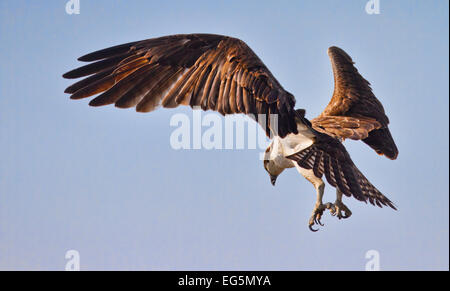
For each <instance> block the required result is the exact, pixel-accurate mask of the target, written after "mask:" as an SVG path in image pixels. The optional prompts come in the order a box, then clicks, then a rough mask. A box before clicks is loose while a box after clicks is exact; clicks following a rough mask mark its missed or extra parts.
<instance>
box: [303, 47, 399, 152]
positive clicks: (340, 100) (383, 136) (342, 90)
mask: <svg viewBox="0 0 450 291" xmlns="http://www.w3.org/2000/svg"><path fill="white" fill-rule="evenodd" d="M328 55H329V57H330V60H331V64H332V68H333V74H334V92H333V97H332V98H331V101H330V103H329V104H328V106H327V107H326V108H325V110H324V111H323V112H322V113H321V114H320V115H319V117H318V118H315V119H313V120H311V122H312V123H313V125H314V128H315V129H316V130H318V131H321V132H325V133H328V134H330V135H332V136H337V137H340V138H351V139H361V140H362V141H363V142H365V143H366V144H368V145H369V146H370V147H372V148H373V149H374V150H375V151H376V152H377V153H378V154H381V155H385V156H386V157H388V158H390V159H396V158H397V155H398V149H397V146H396V145H395V142H394V140H393V138H392V136H391V134H390V132H389V128H388V124H389V119H388V117H387V116H386V114H385V112H384V108H383V105H382V104H381V102H380V101H379V100H378V99H377V98H376V97H375V95H374V94H373V92H372V89H371V88H370V83H369V82H368V81H367V80H366V79H364V78H363V77H362V76H361V75H360V74H359V72H358V70H357V69H356V67H355V66H354V62H353V60H352V58H351V57H350V56H349V55H348V54H347V53H346V52H344V51H343V50H342V49H340V48H338V47H330V48H329V49H328ZM348 120H350V121H351V123H350V124H347V123H346V122H347V121H348ZM333 122H335V124H336V126H333ZM356 123H358V127H355V126H354V125H355V124H356Z"/></svg>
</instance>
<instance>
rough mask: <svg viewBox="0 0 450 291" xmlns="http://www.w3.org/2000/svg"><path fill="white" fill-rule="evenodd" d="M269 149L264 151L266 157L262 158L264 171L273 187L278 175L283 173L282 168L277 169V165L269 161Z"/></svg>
mask: <svg viewBox="0 0 450 291" xmlns="http://www.w3.org/2000/svg"><path fill="white" fill-rule="evenodd" d="M269 153H270V147H269V148H267V150H266V155H265V157H264V161H263V162H264V169H265V170H266V172H267V173H268V174H269V176H270V183H272V185H273V186H275V182H276V181H277V178H278V175H280V174H281V172H283V170H284V168H281V167H278V166H277V164H276V163H275V162H274V161H273V160H271V159H269Z"/></svg>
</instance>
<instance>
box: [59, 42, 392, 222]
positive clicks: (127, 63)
mask: <svg viewBox="0 0 450 291" xmlns="http://www.w3.org/2000/svg"><path fill="white" fill-rule="evenodd" d="M328 55H329V57H330V59H331V64H332V68H333V74H334V84H335V88H334V93H333V96H332V98H331V101H330V103H329V104H328V106H327V107H326V108H325V110H324V111H323V112H322V113H321V114H320V115H319V116H318V117H316V118H314V119H312V120H308V119H307V118H306V117H305V110H303V109H297V110H296V109H294V106H295V98H294V96H293V95H292V94H291V93H289V92H288V91H286V90H284V89H283V87H282V86H281V85H280V83H279V82H278V81H277V80H276V79H275V77H274V76H273V75H272V74H271V72H270V71H269V70H268V69H267V67H266V66H265V65H264V63H263V62H262V61H261V60H260V59H259V58H258V56H257V55H256V54H255V53H254V52H253V51H252V50H251V49H250V48H249V47H248V46H247V45H246V44H245V43H244V42H243V41H241V40H239V39H236V38H232V37H228V36H221V35H213V34H183V35H170V36H164V37H159V38H153V39H148V40H143V41H137V42H130V43H126V44H122V45H118V46H114V47H110V48H106V49H102V50H99V51H96V52H93V53H90V54H87V55H84V56H82V57H80V58H79V59H78V60H79V61H83V62H91V63H90V64H87V65H85V66H82V67H80V68H77V69H75V70H72V71H70V72H68V73H66V74H64V75H63V77H64V78H67V79H75V78H80V77H86V78H84V79H82V80H81V81H78V82H76V83H75V84H73V85H71V86H69V87H68V88H67V89H66V90H65V93H69V94H72V95H71V96H70V98H71V99H82V98H86V97H89V96H93V95H96V94H99V93H101V94H100V95H98V96H97V97H95V98H94V99H92V100H91V101H90V103H89V105H91V106H103V105H108V104H115V106H116V107H119V108H129V107H136V111H138V112H150V111H152V110H155V109H156V108H157V107H159V106H160V105H162V106H163V107H165V108H174V107H177V106H178V105H180V104H181V105H189V106H191V107H195V106H198V107H200V108H201V109H203V110H215V111H218V112H219V113H221V114H222V115H226V114H235V113H244V114H247V115H249V116H251V117H252V118H254V119H255V120H256V121H257V122H258V123H260V124H261V125H262V126H263V128H264V130H265V131H266V134H267V135H268V136H269V137H271V138H272V142H271V143H270V145H269V147H268V148H267V150H266V152H265V159H264V168H265V170H266V171H267V172H268V173H269V175H270V179H271V183H272V184H273V185H275V181H276V179H277V177H278V175H280V173H281V172H283V171H284V170H285V169H286V168H294V167H295V168H297V170H298V171H299V172H300V173H301V174H302V175H303V176H304V177H305V178H306V179H307V180H308V181H310V182H311V183H312V184H313V185H314V188H315V190H316V193H317V202H316V204H315V207H314V209H313V212H312V215H311V218H310V220H309V228H310V229H311V230H313V231H317V229H314V228H313V226H314V225H317V224H320V225H323V224H322V223H321V218H322V215H323V212H324V211H325V210H327V209H328V210H329V211H330V212H331V214H332V215H333V216H337V217H338V218H339V219H341V218H348V217H350V215H351V214H352V213H351V211H350V210H349V209H348V207H347V206H346V205H345V204H344V203H343V202H342V195H343V194H344V195H346V196H348V197H351V196H352V197H354V198H356V199H357V200H360V201H364V202H366V203H367V201H369V202H370V203H371V204H373V205H378V206H379V207H382V206H389V207H391V208H393V209H396V208H395V206H394V204H393V203H392V202H391V201H390V200H389V199H388V198H387V197H386V196H384V195H383V194H382V193H381V192H380V191H379V190H378V189H377V188H375V186H373V185H372V184H371V183H370V182H369V181H368V180H367V178H366V177H365V176H364V175H363V174H362V173H361V172H360V171H359V170H358V168H357V167H356V166H355V164H354V163H353V161H352V159H351V158H350V155H349V154H348V153H347V151H346V149H345V147H344V146H343V144H342V141H343V140H344V139H346V138H350V139H353V140H362V141H363V142H364V143H366V144H367V145H369V146H370V147H371V148H372V149H374V150H375V151H376V152H377V153H378V154H380V155H384V156H386V157H388V158H390V159H396V157H397V155H398V150H397V147H396V145H395V142H394V140H393V138H392V136H391V133H390V131H389V128H388V124H389V119H388V117H387V116H386V114H385V112H384V109H383V106H382V105H381V103H380V101H378V99H377V98H376V97H375V96H374V94H373V93H372V90H371V88H370V84H369V82H368V81H367V80H365V79H364V78H363V77H362V76H361V75H360V74H359V73H358V70H357V69H356V68H355V67H354V62H353V61H352V59H351V57H350V56H349V55H348V54H346V53H345V52H344V51H343V50H342V49H340V48H337V47H330V48H329V49H328ZM258 116H265V117H266V118H259V120H258ZM324 174H325V178H326V180H327V181H328V183H329V184H330V185H332V186H333V187H335V188H336V201H335V202H334V203H325V204H324V203H323V202H322V197H323V193H324V188H325V184H324V182H323V180H322V177H323V175H324Z"/></svg>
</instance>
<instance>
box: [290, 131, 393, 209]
mask: <svg viewBox="0 0 450 291" xmlns="http://www.w3.org/2000/svg"><path fill="white" fill-rule="evenodd" d="M311 132H312V133H313V134H314V135H315V138H314V141H313V144H312V145H311V146H309V147H307V148H305V149H303V150H301V151H299V152H297V153H294V154H292V155H289V156H287V158H288V159H291V160H293V161H295V162H296V163H297V164H298V165H299V166H300V167H302V168H305V169H310V170H313V172H314V175H315V176H316V177H318V178H322V176H323V175H324V174H325V177H326V179H327V181H328V183H330V185H332V186H333V187H336V188H337V189H339V191H341V192H342V193H344V194H345V195H346V196H353V197H355V198H356V199H357V200H360V201H364V202H367V201H369V202H370V203H371V204H373V205H378V206H379V207H382V206H389V207H391V208H393V209H396V207H395V206H394V204H393V203H392V202H391V201H390V200H389V199H388V198H387V197H386V196H384V195H383V194H382V193H381V192H380V191H379V190H378V189H377V188H376V187H375V186H373V185H372V184H371V183H370V182H369V180H367V178H366V177H365V176H364V175H363V174H362V173H361V172H360V171H359V169H358V168H357V167H356V166H355V164H354V163H353V161H352V159H351V158H350V155H349V154H348V152H347V150H346V149H345V147H344V145H343V144H342V143H341V142H339V141H338V140H336V139H335V138H333V137H331V136H329V135H327V134H324V133H320V132H317V131H314V130H313V129H311Z"/></svg>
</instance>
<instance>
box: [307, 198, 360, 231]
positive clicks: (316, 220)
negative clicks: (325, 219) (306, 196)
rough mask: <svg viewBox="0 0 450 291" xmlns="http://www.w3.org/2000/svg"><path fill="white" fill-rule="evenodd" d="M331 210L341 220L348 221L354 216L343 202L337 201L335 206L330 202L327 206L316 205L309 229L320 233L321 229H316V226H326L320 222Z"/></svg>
mask: <svg viewBox="0 0 450 291" xmlns="http://www.w3.org/2000/svg"><path fill="white" fill-rule="evenodd" d="M326 209H329V210H330V213H331V215H333V216H336V217H337V218H339V219H346V218H349V217H350V216H351V215H352V212H351V211H350V209H348V207H347V206H346V205H345V204H344V203H342V201H339V200H336V202H334V204H332V203H330V202H328V203H325V204H316V206H315V207H314V210H313V212H312V215H311V218H310V219H309V229H310V230H311V231H314V232H316V231H318V230H319V229H314V228H313V226H314V225H320V226H324V224H323V223H322V222H321V221H320V220H321V219H322V215H323V212H324V211H325V210H326Z"/></svg>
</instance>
